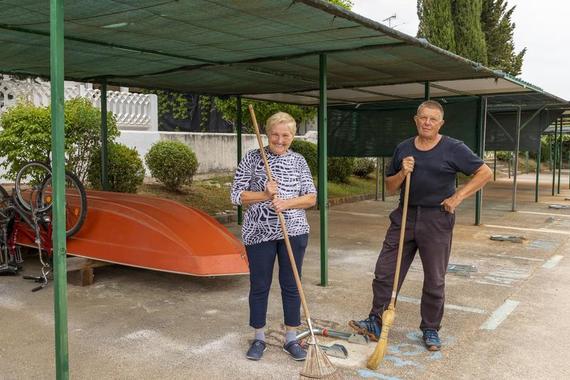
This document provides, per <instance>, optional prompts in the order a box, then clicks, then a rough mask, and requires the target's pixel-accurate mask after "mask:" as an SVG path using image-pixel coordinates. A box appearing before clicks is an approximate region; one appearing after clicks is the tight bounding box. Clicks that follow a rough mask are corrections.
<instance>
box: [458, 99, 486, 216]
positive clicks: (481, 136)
mask: <svg viewBox="0 0 570 380" xmlns="http://www.w3.org/2000/svg"><path fill="white" fill-rule="evenodd" d="M477 108H478V111H479V112H478V113H477V116H478V120H477V154H478V155H479V157H481V158H483V159H484V157H485V130H486V128H487V97H479V101H478V102H477ZM455 178H456V179H457V177H455ZM482 204H483V191H482V190H479V191H478V192H477V193H475V225H476V226H478V225H480V224H481V206H482Z"/></svg>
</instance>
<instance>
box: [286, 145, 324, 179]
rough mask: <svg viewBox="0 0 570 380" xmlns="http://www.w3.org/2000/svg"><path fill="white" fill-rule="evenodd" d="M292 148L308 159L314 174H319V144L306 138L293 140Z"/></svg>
mask: <svg viewBox="0 0 570 380" xmlns="http://www.w3.org/2000/svg"><path fill="white" fill-rule="evenodd" d="M290 148H291V150H292V151H293V152H297V153H299V154H300V155H302V156H303V157H305V160H306V161H307V164H308V165H309V169H310V170H311V174H312V175H317V172H318V171H319V166H318V165H319V163H318V158H317V157H318V155H317V144H313V143H312V142H310V141H305V140H297V139H295V140H293V142H292V143H291V147H290Z"/></svg>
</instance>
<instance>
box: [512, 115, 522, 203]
mask: <svg viewBox="0 0 570 380" xmlns="http://www.w3.org/2000/svg"><path fill="white" fill-rule="evenodd" d="M520 139H521V106H519V107H518V109H517V124H516V139H515V160H514V165H513V166H514V168H513V169H514V171H513V203H512V208H511V211H516V210H517V206H516V205H517V171H518V165H519V144H520Z"/></svg>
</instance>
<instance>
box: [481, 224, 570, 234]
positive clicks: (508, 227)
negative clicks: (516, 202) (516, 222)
mask: <svg viewBox="0 0 570 380" xmlns="http://www.w3.org/2000/svg"><path fill="white" fill-rule="evenodd" d="M483 227H489V228H502V229H506V230H516V231H533V232H543V233H547V234H561V235H570V231H562V230H551V229H548V228H523V227H511V226H498V225H496V224H483Z"/></svg>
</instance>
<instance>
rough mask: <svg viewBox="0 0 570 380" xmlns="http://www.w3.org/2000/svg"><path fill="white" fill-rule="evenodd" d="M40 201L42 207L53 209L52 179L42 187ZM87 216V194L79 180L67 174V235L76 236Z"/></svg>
mask: <svg viewBox="0 0 570 380" xmlns="http://www.w3.org/2000/svg"><path fill="white" fill-rule="evenodd" d="M38 199H39V200H40V202H41V205H42V207H47V206H48V205H49V207H51V205H52V203H53V195H52V177H51V176H50V177H48V178H46V180H45V181H44V183H43V184H42V186H41V190H40V195H39V197H38ZM86 216H87V193H86V192H85V187H84V186H83V184H82V183H81V181H80V180H79V178H78V177H77V176H76V175H75V174H73V173H71V172H68V171H66V172H65V235H66V236H67V237H71V236H73V235H75V234H76V233H77V232H78V231H79V229H80V228H81V226H83V222H85V217H86Z"/></svg>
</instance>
